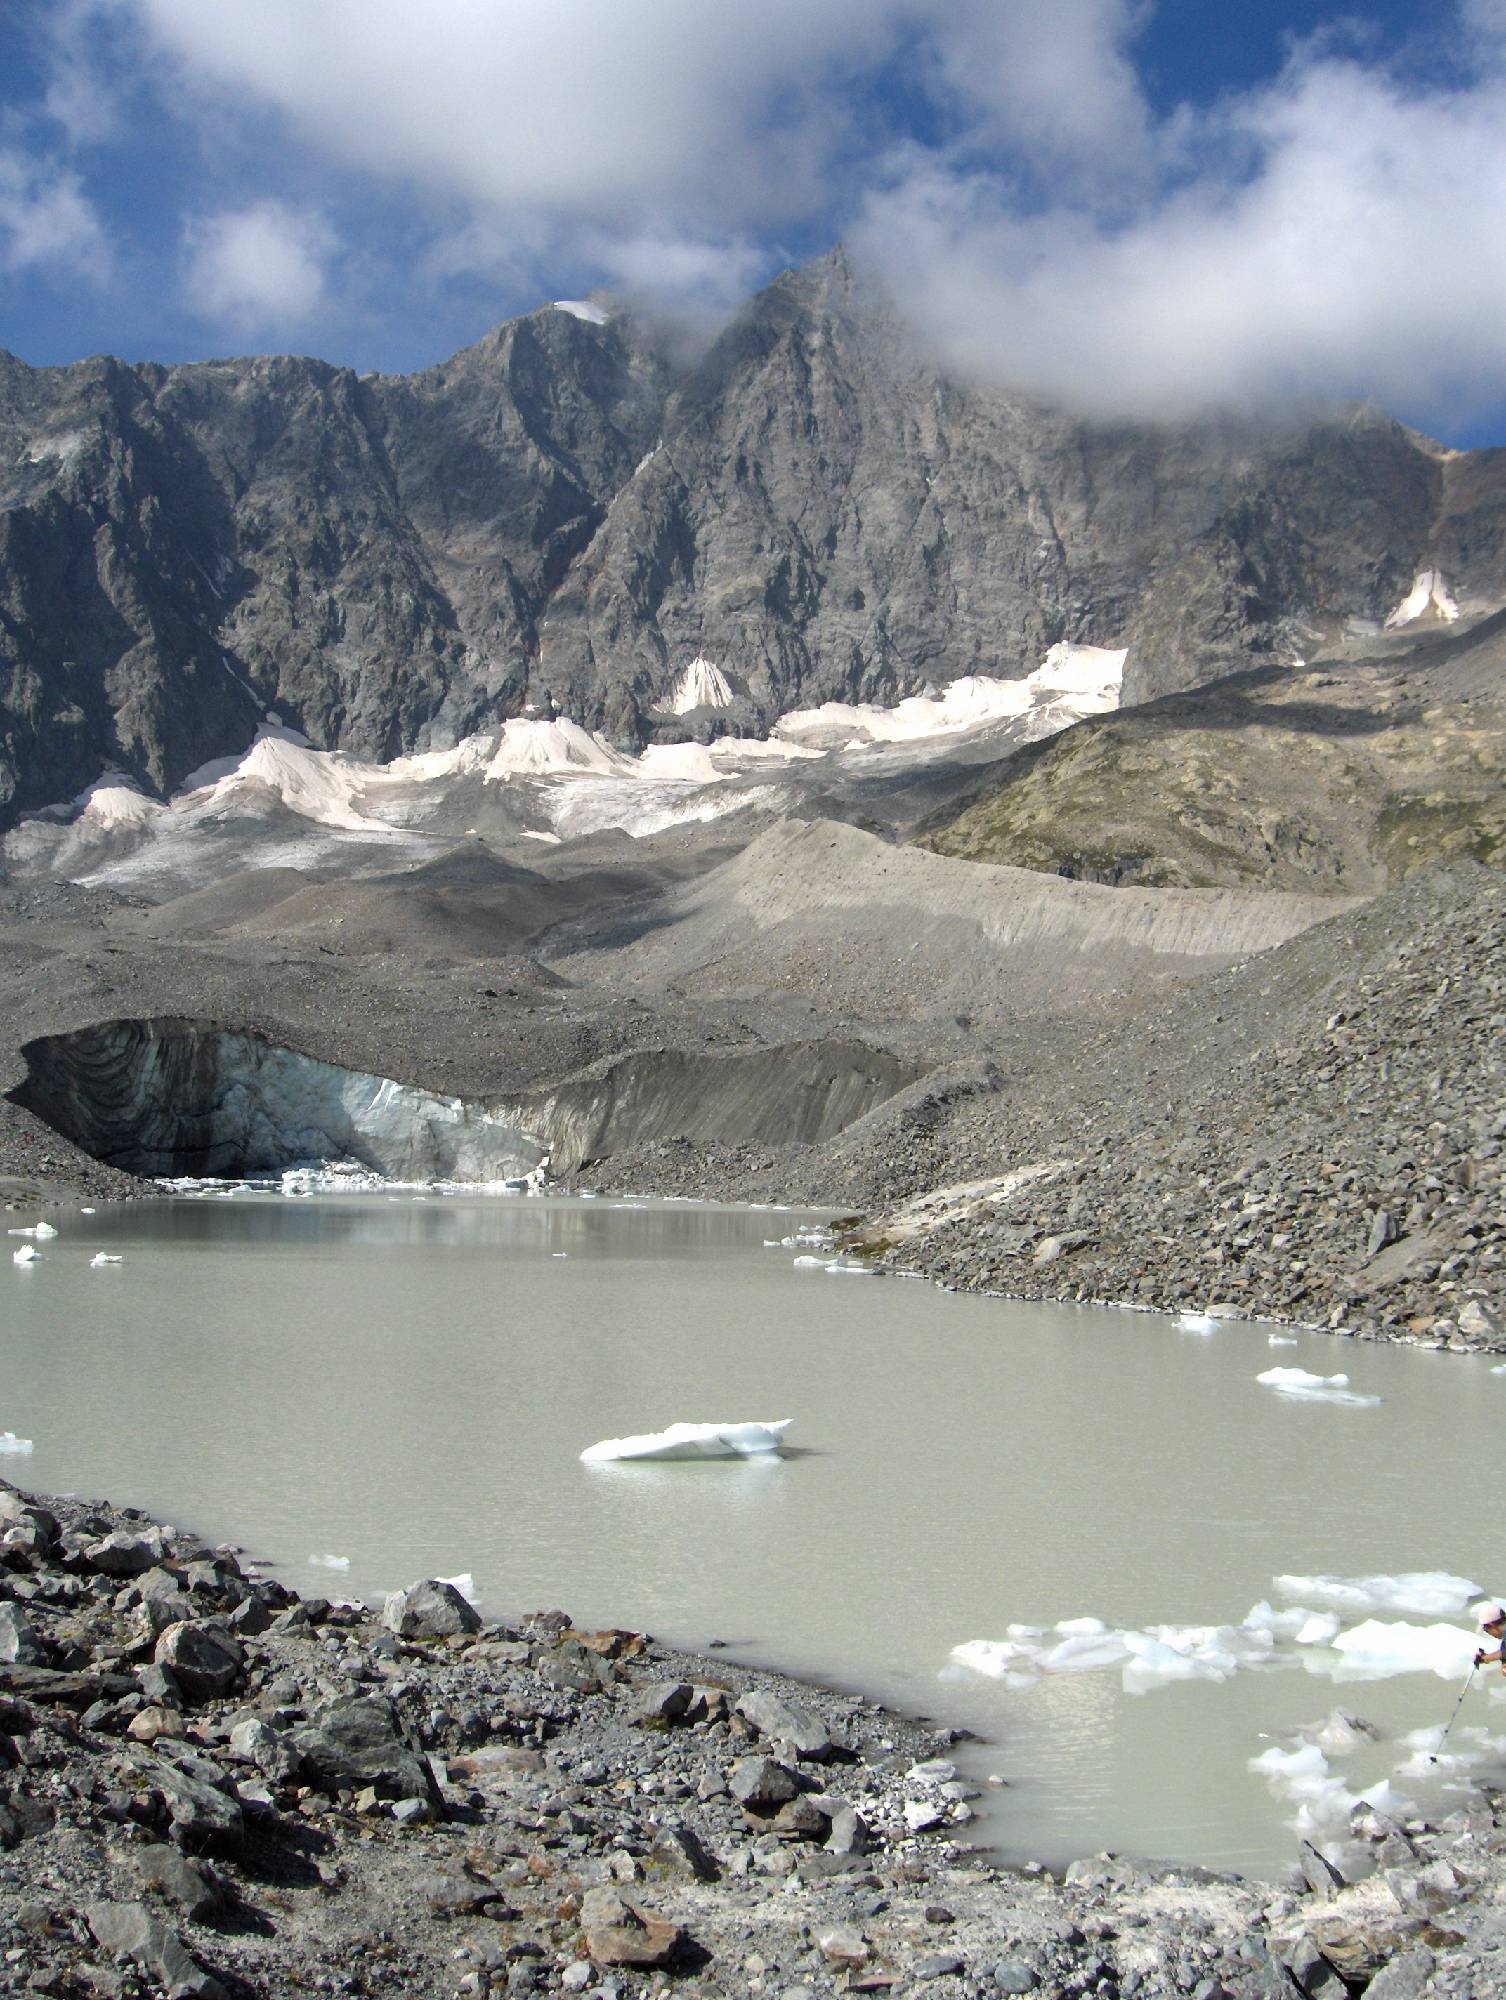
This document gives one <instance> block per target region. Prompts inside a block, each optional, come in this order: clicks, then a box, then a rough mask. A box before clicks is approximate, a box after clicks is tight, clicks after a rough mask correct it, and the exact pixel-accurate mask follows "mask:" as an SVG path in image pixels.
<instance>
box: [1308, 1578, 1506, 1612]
mask: <svg viewBox="0 0 1506 2000" xmlns="http://www.w3.org/2000/svg"><path fill="white" fill-rule="evenodd" d="M1275 1581H1276V1588H1277V1590H1279V1591H1280V1593H1281V1595H1282V1596H1283V1597H1294V1598H1296V1599H1297V1600H1298V1601H1299V1602H1300V1603H1302V1604H1322V1605H1327V1606H1330V1607H1331V1608H1332V1609H1333V1610H1335V1611H1339V1612H1343V1613H1345V1614H1346V1615H1348V1616H1351V1617H1359V1616H1364V1615H1365V1614H1367V1613H1370V1612H1376V1611H1411V1612H1415V1613H1416V1614H1417V1616H1418V1617H1421V1618H1450V1617H1455V1618H1458V1617H1462V1616H1463V1615H1464V1613H1465V1611H1466V1610H1468V1608H1469V1606H1470V1605H1471V1604H1472V1603H1473V1602H1474V1601H1475V1599H1476V1598H1478V1597H1481V1596H1482V1595H1483V1592H1482V1591H1481V1588H1480V1586H1479V1584H1477V1583H1472V1582H1471V1581H1470V1579H1469V1578H1468V1577H1467V1576H1454V1575H1452V1574H1451V1573H1450V1572H1449V1571H1448V1570H1441V1569H1413V1570H1401V1571H1398V1572H1397V1573H1396V1574H1395V1575H1385V1576H1290V1575H1287V1576H1278V1577H1277V1578H1276V1580H1275ZM1293 1615H1294V1614H1293Z"/></svg>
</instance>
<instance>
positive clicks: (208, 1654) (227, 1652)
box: [152, 1620, 245, 1701]
mask: <svg viewBox="0 0 1506 2000" xmlns="http://www.w3.org/2000/svg"><path fill="white" fill-rule="evenodd" d="M152 1657H153V1659H154V1661H155V1662H156V1664H157V1665H158V1666H159V1667H166V1668H168V1669H169V1670H170V1672H171V1673H172V1676H173V1679H174V1680H175V1681H176V1682H177V1684H178V1686H179V1687H180V1688H181V1689H182V1690H183V1693H184V1695H185V1696H186V1697H187V1698H188V1700H189V1701H211V1700H214V1699H215V1698H216V1697H218V1696H220V1695H226V1694H229V1693H230V1691H231V1689H232V1688H233V1687H234V1686H235V1684H236V1682H237V1681H238V1680H239V1679H240V1677H241V1675H242V1673H243V1672H244V1671H245V1655H244V1654H243V1653H242V1652H241V1649H240V1646H239V1644H238V1643H237V1642H236V1640H234V1639H233V1638H232V1637H231V1636H230V1634H229V1633H228V1632H227V1631H226V1630H225V1628H224V1626H222V1625H200V1624H197V1623H195V1622H193V1621H191V1620H180V1621H179V1622H178V1623H177V1624H174V1625H169V1626H168V1627H167V1629H166V1630H165V1631H164V1632H163V1634H162V1636H161V1637H160V1638H159V1639H158V1641H157V1645H156V1650H155V1652H154V1653H153V1656H152Z"/></svg>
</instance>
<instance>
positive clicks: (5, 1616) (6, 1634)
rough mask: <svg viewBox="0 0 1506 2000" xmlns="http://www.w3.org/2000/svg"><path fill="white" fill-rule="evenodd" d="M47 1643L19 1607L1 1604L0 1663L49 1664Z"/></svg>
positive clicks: (34, 1665) (36, 1665)
mask: <svg viewBox="0 0 1506 2000" xmlns="http://www.w3.org/2000/svg"><path fill="white" fill-rule="evenodd" d="M47 1659H48V1647H47V1644H46V1641H45V1640H44V1639H43V1638H42V1636H41V1634H40V1633H39V1632H38V1631H37V1629H36V1627H35V1626H34V1625H33V1624H32V1622H31V1620H30V1619H29V1618H28V1617H27V1616H26V1613H25V1612H24V1611H22V1610H21V1608H20V1606H19V1605H15V1604H0V1661H3V1662H4V1663H5V1664H6V1665H7V1666H22V1667H41V1666H45V1665H46V1664H47Z"/></svg>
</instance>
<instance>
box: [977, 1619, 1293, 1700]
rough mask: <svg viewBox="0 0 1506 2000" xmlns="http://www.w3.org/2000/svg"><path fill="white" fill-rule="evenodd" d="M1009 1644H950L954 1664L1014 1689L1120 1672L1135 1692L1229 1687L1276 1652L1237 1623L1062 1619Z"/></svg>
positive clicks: (1023, 1629)
mask: <svg viewBox="0 0 1506 2000" xmlns="http://www.w3.org/2000/svg"><path fill="white" fill-rule="evenodd" d="M1010 1633H1011V1636H1010V1637H1009V1638H1007V1639H969V1640H967V1641H966V1642H965V1643H964V1644H963V1645H960V1646H954V1647H953V1648H952V1652H951V1658H952V1661H953V1663H954V1664H955V1665H957V1666H959V1667H965V1668H967V1669H968V1670H969V1671H971V1672H972V1673H978V1674H986V1675H987V1676H988V1677H989V1678H990V1679H993V1680H1003V1681H1005V1682H1006V1683H1008V1685H1010V1686H1012V1687H1022V1686H1027V1685H1029V1684H1030V1683H1031V1682H1032V1681H1034V1680H1036V1679H1037V1678H1038V1677H1039V1676H1041V1675H1043V1674H1085V1673H1096V1672H1098V1671H1099V1670H1101V1669H1102V1668H1105V1667H1118V1668H1120V1669H1121V1672H1122V1679H1123V1683H1124V1686H1125V1688H1126V1689H1127V1690H1128V1691H1129V1692H1131V1693H1139V1692H1141V1691H1143V1690H1145V1689H1147V1688H1151V1687H1156V1686H1160V1685H1163V1684H1165V1683H1166V1682H1168V1681H1187V1680H1209V1681H1226V1680H1228V1679H1229V1678H1230V1676H1231V1675H1233V1674H1234V1673H1236V1672H1237V1671H1238V1669H1239V1668H1240V1667H1242V1666H1252V1665H1255V1664H1256V1663H1261V1664H1263V1663H1264V1662H1265V1661H1267V1660H1268V1659H1269V1657H1270V1654H1271V1652H1272V1649H1273V1648H1274V1646H1275V1639H1274V1636H1273V1635H1272V1634H1271V1633H1270V1632H1269V1631H1267V1630H1264V1629H1261V1628H1252V1627H1249V1626H1240V1625H1150V1626H1147V1627H1146V1628H1145V1629H1144V1630H1143V1631H1142V1630H1137V1629H1134V1628H1129V1629H1115V1628H1113V1627H1111V1626H1109V1625H1106V1624H1105V1623H1104V1622H1103V1620H1102V1619H1100V1618H1064V1619H1063V1620H1062V1621H1061V1622H1060V1623H1059V1624H1057V1625H1055V1626H1053V1627H1052V1628H1051V1630H1050V1632H1041V1631H1040V1629H1039V1628H1038V1627H1032V1626H1011V1627H1010Z"/></svg>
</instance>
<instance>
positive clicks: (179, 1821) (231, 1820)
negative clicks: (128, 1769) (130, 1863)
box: [147, 1752, 246, 1854]
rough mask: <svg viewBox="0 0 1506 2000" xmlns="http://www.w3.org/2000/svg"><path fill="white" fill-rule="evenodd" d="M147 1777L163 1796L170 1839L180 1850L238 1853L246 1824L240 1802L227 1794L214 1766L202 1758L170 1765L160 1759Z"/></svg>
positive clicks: (179, 1754) (220, 1775)
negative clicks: (211, 1850)
mask: <svg viewBox="0 0 1506 2000" xmlns="http://www.w3.org/2000/svg"><path fill="white" fill-rule="evenodd" d="M174 1754H175V1755H176V1756H181V1755H182V1754H183V1753H182V1752H175V1753H174ZM195 1762H197V1765H198V1768H195ZM147 1776H148V1778H149V1780H150V1782H151V1784H152V1785H153V1787H154V1788H155V1789H156V1790H157V1791H158V1792H160V1793H161V1795H162V1799H163V1802H164V1804H165V1805H166V1807H167V1811H168V1816H169V1818H170V1819H171V1820H172V1832H173V1839H174V1840H175V1841H177V1843H178V1844H179V1846H180V1847H188V1848H192V1849H194V1850H195V1851H198V1850H200V1849H202V1848H220V1849H222V1850H223V1851H225V1852H226V1853H230V1854H234V1853H237V1852H238V1851H239V1849H240V1848H241V1846H242V1845H243V1844H244V1842H245V1838H246V1823H245V1821H244V1819H243V1818H242V1817H241V1808H240V1801H239V1800H238V1799H236V1798H235V1797H233V1796H232V1795H231V1794H230V1793H229V1791H228V1785H229V1780H228V1779H227V1778H226V1777H225V1776H224V1773H223V1772H222V1771H220V1769H219V1767H218V1766H217V1765H213V1764H209V1763H208V1762H207V1760H205V1759H200V1760H185V1761H184V1762H182V1763H176V1762H169V1761H168V1760H167V1759H166V1758H165V1757H161V1756H159V1759H158V1761H157V1762H156V1763H154V1764H152V1765H150V1766H149V1767H148V1771H147ZM222 1787H225V1788H226V1789H222Z"/></svg>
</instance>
